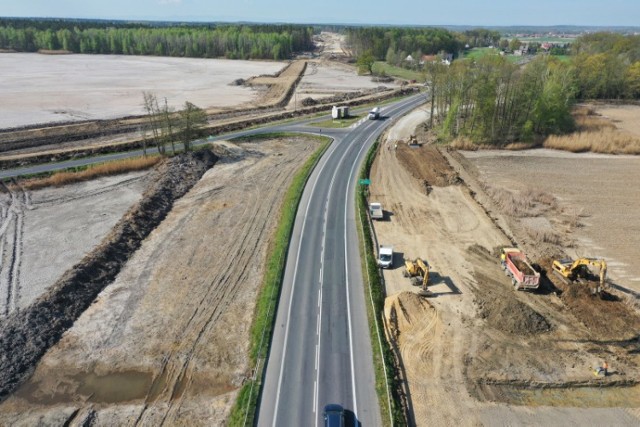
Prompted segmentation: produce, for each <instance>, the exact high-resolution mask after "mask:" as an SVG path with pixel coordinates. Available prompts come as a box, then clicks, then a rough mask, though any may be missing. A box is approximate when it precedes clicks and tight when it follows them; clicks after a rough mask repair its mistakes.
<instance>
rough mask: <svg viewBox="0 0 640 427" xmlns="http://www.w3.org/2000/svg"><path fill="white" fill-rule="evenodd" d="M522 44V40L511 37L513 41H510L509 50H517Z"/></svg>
mask: <svg viewBox="0 0 640 427" xmlns="http://www.w3.org/2000/svg"><path fill="white" fill-rule="evenodd" d="M520 46H522V42H521V41H520V40H518V39H517V38H514V39H511V41H509V50H510V51H511V52H515V51H516V50H518V49H520Z"/></svg>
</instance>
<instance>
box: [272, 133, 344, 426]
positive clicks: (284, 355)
mask: <svg viewBox="0 0 640 427" xmlns="http://www.w3.org/2000/svg"><path fill="white" fill-rule="evenodd" d="M334 141H335V139H334ZM337 146H338V145H337V144H335V145H333V147H332V149H331V153H330V154H329V155H328V156H327V157H324V156H323V158H324V159H326V160H325V161H324V163H323V164H322V167H321V168H320V171H319V172H318V175H317V176H318V177H319V176H320V175H321V174H322V171H323V170H324V168H325V167H326V166H327V163H328V162H329V158H330V157H331V154H333V152H334V151H336V148H337ZM317 184H318V179H317V177H316V180H315V181H314V183H313V188H312V189H311V195H310V196H309V200H308V201H307V207H306V208H305V211H304V218H303V224H304V225H303V226H302V231H301V233H300V241H302V235H304V229H305V225H306V224H307V216H308V215H309V207H310V206H311V200H313V194H314V193H315V192H316V188H317ZM301 247H302V245H301V244H299V245H298V252H297V253H296V265H295V267H294V270H293V283H292V284H291V295H290V296H289V307H288V309H287V319H286V321H287V327H286V329H285V332H284V346H283V350H282V359H281V360H280V373H279V375H278V389H277V390H276V403H275V407H274V409H273V424H272V425H273V427H277V425H278V424H277V421H278V404H279V402H280V391H281V390H282V375H283V374H284V361H285V359H286V358H287V341H288V339H289V319H290V318H291V307H292V306H293V294H294V291H295V288H296V277H297V276H298V264H299V262H300V248H301ZM316 418H317V417H316Z"/></svg>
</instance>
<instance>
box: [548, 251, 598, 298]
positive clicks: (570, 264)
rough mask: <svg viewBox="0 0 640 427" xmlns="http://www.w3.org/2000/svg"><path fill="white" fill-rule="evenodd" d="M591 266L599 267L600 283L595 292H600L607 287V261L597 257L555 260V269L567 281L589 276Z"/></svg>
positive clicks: (553, 266)
mask: <svg viewBox="0 0 640 427" xmlns="http://www.w3.org/2000/svg"><path fill="white" fill-rule="evenodd" d="M589 266H591V267H598V268H599V270H600V271H599V273H598V275H599V277H600V284H599V286H598V287H597V288H596V289H595V290H594V293H598V294H599V293H600V292H601V291H602V290H604V289H605V288H606V284H607V282H606V280H607V262H606V261H605V260H603V259H597V258H578V259H577V260H575V261H574V260H572V259H559V260H558V259H557V260H554V261H553V265H552V268H553V271H554V273H556V275H558V276H560V278H561V279H563V280H564V281H565V282H569V281H572V282H573V281H575V280H578V279H582V278H585V277H588V276H589Z"/></svg>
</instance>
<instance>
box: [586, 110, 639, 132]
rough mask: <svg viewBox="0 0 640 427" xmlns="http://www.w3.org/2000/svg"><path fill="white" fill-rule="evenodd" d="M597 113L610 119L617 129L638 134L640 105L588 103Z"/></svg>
mask: <svg viewBox="0 0 640 427" xmlns="http://www.w3.org/2000/svg"><path fill="white" fill-rule="evenodd" d="M590 107H592V108H594V110H595V111H596V113H597V114H599V115H600V116H602V117H603V118H605V119H608V120H610V121H612V122H613V123H614V124H615V126H616V127H617V128H618V129H621V130H624V131H627V132H629V133H632V134H634V135H637V136H640V121H639V120H638V118H639V117H640V105H610V104H595V105H590Z"/></svg>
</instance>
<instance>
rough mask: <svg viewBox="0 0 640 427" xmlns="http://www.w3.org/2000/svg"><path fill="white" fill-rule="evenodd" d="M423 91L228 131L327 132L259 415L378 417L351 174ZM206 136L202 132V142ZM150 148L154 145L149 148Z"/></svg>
mask: <svg viewBox="0 0 640 427" xmlns="http://www.w3.org/2000/svg"><path fill="white" fill-rule="evenodd" d="M424 101H425V96H424V95H417V96H413V97H410V98H407V99H405V100H402V101H399V102H397V103H395V104H391V105H389V106H386V107H384V108H383V109H382V117H381V119H380V120H363V121H362V122H361V123H360V124H359V125H358V126H356V127H354V128H347V129H326V128H325V129H322V130H321V129H319V128H317V127H312V126H310V125H309V123H311V122H315V121H319V120H322V118H317V117H315V118H313V119H304V120H298V121H295V122H290V123H287V124H276V125H271V126H265V127H261V128H258V129H251V130H247V131H240V132H234V133H232V134H226V135H222V136H218V137H215V138H210V139H208V140H207V141H215V140H219V139H231V138H234V137H238V136H243V135H250V134H257V133H264V132H279V131H287V132H294V131H297V132H309V133H316V134H318V133H321V134H323V135H328V136H330V137H332V138H333V139H334V142H333V143H332V145H331V146H330V148H329V149H328V151H327V153H325V155H324V156H323V157H322V159H321V160H320V162H319V164H318V165H317V167H316V168H315V170H314V171H313V173H312V175H311V177H310V178H309V181H308V183H307V186H306V187H305V190H304V193H303V196H302V200H301V203H300V206H299V209H298V214H297V217H296V221H295V225H294V231H293V237H292V241H291V245H290V248H289V253H288V258H287V264H286V269H285V275H284V283H283V288H282V292H281V296H280V302H279V305H278V312H277V317H276V325H275V330H274V336H273V340H272V345H271V351H270V355H269V360H268V361H267V365H266V373H265V377H264V385H263V388H262V394H261V402H260V407H259V417H258V425H260V426H281V425H303V426H313V425H321V424H322V422H323V421H322V409H323V408H324V406H325V405H326V404H328V403H338V404H341V405H342V406H343V407H344V408H345V409H347V410H349V411H351V412H353V414H355V416H356V417H357V419H358V421H359V422H360V423H361V424H362V425H363V426H378V425H381V424H382V421H381V418H380V410H379V405H380V404H385V405H386V402H378V397H377V394H376V392H375V384H374V383H375V378H374V370H373V356H372V351H371V339H377V337H370V336H369V327H368V322H367V315H366V306H365V304H366V303H367V301H368V294H366V295H365V290H364V285H363V279H362V274H361V268H360V248H359V244H358V237H357V231H356V222H355V191H356V185H357V182H356V181H357V174H358V171H359V169H360V165H361V164H362V161H363V159H364V156H365V154H366V152H367V150H368V149H369V147H370V146H371V144H373V142H374V141H375V139H376V138H377V137H378V135H380V133H381V132H382V131H383V130H384V128H385V127H387V126H388V125H389V124H390V123H391V122H392V121H393V119H394V118H397V117H399V116H400V115H402V114H404V113H405V112H408V111H410V110H411V109H413V108H415V107H416V106H418V105H419V104H421V103H423V102H424ZM207 141H200V143H204V142H207ZM196 144H197V142H196ZM148 151H149V152H152V150H148ZM140 155H142V150H136V151H129V152H126V153H115V154H110V155H104V156H99V157H91V158H85V159H77V160H71V161H66V162H61V163H49V164H43V165H37V166H30V167H26V168H21V169H11V170H5V171H0V179H1V178H8V177H14V176H18V175H24V174H35V173H41V172H47V171H55V170H60V169H66V168H69V167H77V166H83V165H88V164H93V163H101V162H105V161H109V160H115V159H121V158H126V157H134V156H140Z"/></svg>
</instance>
